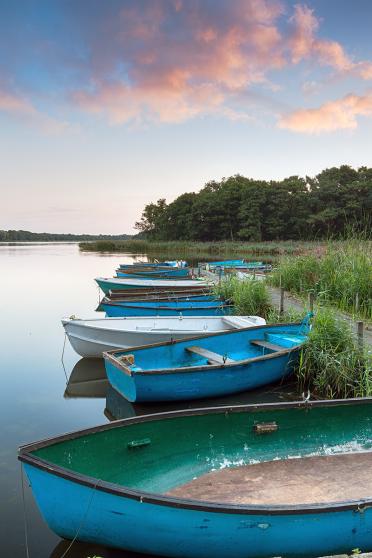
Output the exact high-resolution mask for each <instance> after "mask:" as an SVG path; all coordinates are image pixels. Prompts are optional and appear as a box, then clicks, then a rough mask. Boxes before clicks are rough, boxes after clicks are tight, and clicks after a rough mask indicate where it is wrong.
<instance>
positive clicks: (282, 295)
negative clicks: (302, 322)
mask: <svg viewBox="0 0 372 558" xmlns="http://www.w3.org/2000/svg"><path fill="white" fill-rule="evenodd" d="M283 312H284V289H283V287H280V305H279V314H283Z"/></svg>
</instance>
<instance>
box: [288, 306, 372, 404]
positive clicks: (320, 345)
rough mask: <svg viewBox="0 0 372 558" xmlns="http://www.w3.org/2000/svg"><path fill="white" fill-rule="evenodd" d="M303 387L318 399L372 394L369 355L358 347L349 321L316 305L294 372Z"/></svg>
mask: <svg viewBox="0 0 372 558" xmlns="http://www.w3.org/2000/svg"><path fill="white" fill-rule="evenodd" d="M296 376H297V382H298V385H299V387H300V389H302V390H304V391H305V390H310V392H311V393H312V394H313V395H315V396H317V397H321V398H326V399H333V398H345V397H369V396H372V354H371V352H368V350H367V349H364V350H363V349H362V348H361V347H359V346H358V343H357V342H356V340H355V338H354V335H353V333H352V331H351V329H350V327H349V324H348V323H347V322H345V321H343V320H340V319H339V318H338V317H337V315H336V313H335V311H334V310H333V309H331V308H317V312H316V314H315V316H314V318H313V327H312V329H311V332H310V335H309V339H308V341H307V342H306V343H305V345H304V347H303V349H302V350H301V352H300V358H299V365H298V367H297V371H296Z"/></svg>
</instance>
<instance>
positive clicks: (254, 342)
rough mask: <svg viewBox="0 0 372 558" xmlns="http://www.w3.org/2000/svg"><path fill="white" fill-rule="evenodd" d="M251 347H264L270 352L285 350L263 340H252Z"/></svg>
mask: <svg viewBox="0 0 372 558" xmlns="http://www.w3.org/2000/svg"><path fill="white" fill-rule="evenodd" d="M251 345H256V346H257V347H262V348H263V349H268V350H269V351H282V350H283V349H284V348H285V347H281V346H280V345H275V344H274V343H269V341H264V340H263V339H252V341H251Z"/></svg>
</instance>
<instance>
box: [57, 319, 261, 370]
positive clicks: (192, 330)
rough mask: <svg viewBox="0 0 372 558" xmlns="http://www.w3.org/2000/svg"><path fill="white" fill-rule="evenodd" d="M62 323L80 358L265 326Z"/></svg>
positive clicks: (245, 322)
mask: <svg viewBox="0 0 372 558" xmlns="http://www.w3.org/2000/svg"><path fill="white" fill-rule="evenodd" d="M62 324H63V327H64V329H65V331H66V333H67V336H68V338H69V340H70V343H71V345H72V347H73V348H74V350H75V351H76V352H77V353H78V354H79V355H81V356H83V357H100V356H102V353H103V351H109V350H113V349H120V348H131V347H139V346H143V345H151V344H154V343H160V342H164V341H170V340H171V339H188V338H190V337H195V336H196V335H207V334H208V333H211V332H219V331H230V330H233V329H239V328H243V327H249V326H252V327H253V326H256V325H262V324H265V320H264V319H263V318H260V317H259V316H229V317H212V316H207V317H204V316H198V317H181V318H180V317H155V318H153V317H151V318H149V317H135V318H134V317H133V318H106V319H93V320H79V319H77V318H68V319H64V320H62ZM102 365H103V364H102Z"/></svg>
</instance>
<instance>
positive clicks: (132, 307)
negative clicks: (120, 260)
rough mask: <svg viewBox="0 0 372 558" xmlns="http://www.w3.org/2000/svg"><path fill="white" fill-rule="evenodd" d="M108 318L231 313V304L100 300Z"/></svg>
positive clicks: (216, 301)
mask: <svg viewBox="0 0 372 558" xmlns="http://www.w3.org/2000/svg"><path fill="white" fill-rule="evenodd" d="M100 307H101V308H102V310H104V311H105V312H106V316H108V317H109V318H118V317H129V316H133V317H134V316H139V317H143V316H181V315H182V316H224V315H226V314H231V313H233V310H234V307H233V305H232V304H227V303H225V302H224V301H223V300H206V301H204V300H189V301H178V300H173V301H160V302H151V301H150V302H146V301H145V302H143V301H141V302H140V303H137V302H125V303H124V302H117V301H112V302H101V304H100Z"/></svg>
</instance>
